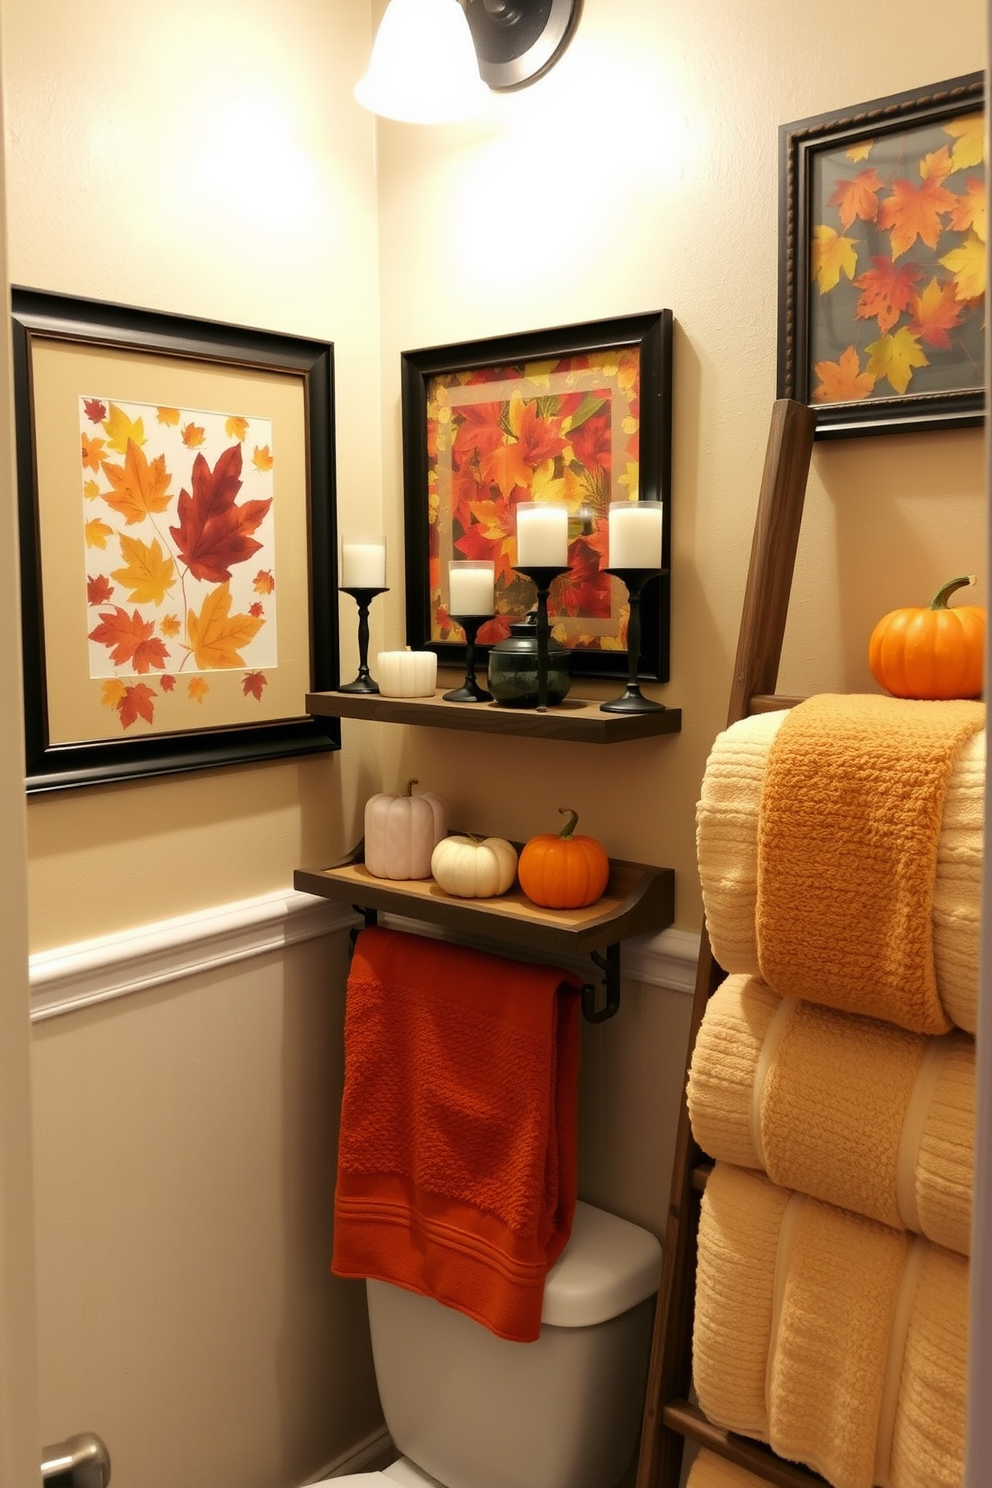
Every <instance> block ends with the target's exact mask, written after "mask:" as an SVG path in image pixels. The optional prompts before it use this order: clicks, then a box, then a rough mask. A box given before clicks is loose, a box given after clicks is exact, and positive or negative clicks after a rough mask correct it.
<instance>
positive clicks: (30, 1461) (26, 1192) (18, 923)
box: [0, 146, 41, 1484]
mask: <svg viewBox="0 0 992 1488" xmlns="http://www.w3.org/2000/svg"><path fill="white" fill-rule="evenodd" d="M3 153H4V152H3V149H2V146H0V179H2V171H3ZM5 265H6V239H5V235H4V233H3V231H2V228H0V274H2V273H3V270H4V268H5ZM9 358H10V333H9V330H8V326H7V321H6V317H5V318H4V324H3V327H2V329H0V472H2V485H3V487H4V488H6V489H8V490H9V489H10V488H11V486H12V483H13V469H14V447H13V423H12V417H11V413H12V410H11V401H10V378H9V371H8V369H9V365H10V361H9ZM18 592H19V591H18V574H17V536H16V529H15V522H14V507H13V504H12V503H11V502H8V501H5V502H2V503H0V625H2V626H3V628H4V631H5V633H6V634H7V635H8V636H12V635H16V634H17V627H18V623H19V613H18ZM7 681H8V685H9V687H10V688H11V695H10V697H9V698H8V702H7V706H6V707H5V708H4V712H3V722H2V724H0V840H2V841H3V843H4V852H3V854H2V855H0V1483H3V1484H6V1483H30V1482H32V1481H34V1478H35V1477H36V1475H37V1471H38V1463H39V1461H40V1460H41V1459H40V1455H39V1452H38V1445H39V1440H40V1437H39V1417H38V1389H37V1371H36V1354H35V1270H34V1225H33V1223H32V1181H33V1180H32V1162H31V1158H32V1144H31V1089H30V1080H31V1071H30V1054H31V1048H30V1041H29V1027H28V1018H27V1001H28V983H27V967H26V956H27V933H26V922H27V878H26V868H25V864H26V860H25V822H24V792H23V778H24V749H23V743H22V730H23V724H22V719H21V709H20V702H19V688H20V663H19V660H18V658H17V655H16V653H15V654H14V655H11V656H8V660H7Z"/></svg>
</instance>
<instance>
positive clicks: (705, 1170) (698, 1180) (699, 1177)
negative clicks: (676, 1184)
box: [692, 1162, 713, 1193]
mask: <svg viewBox="0 0 992 1488" xmlns="http://www.w3.org/2000/svg"><path fill="white" fill-rule="evenodd" d="M712 1171H713V1164H712V1163H711V1162H700V1163H696V1164H695V1166H694V1167H693V1170H692V1186H693V1188H694V1189H695V1190H696V1192H697V1193H702V1191H703V1189H704V1188H705V1187H706V1184H707V1181H708V1179H709V1176H710V1174H711V1173H712Z"/></svg>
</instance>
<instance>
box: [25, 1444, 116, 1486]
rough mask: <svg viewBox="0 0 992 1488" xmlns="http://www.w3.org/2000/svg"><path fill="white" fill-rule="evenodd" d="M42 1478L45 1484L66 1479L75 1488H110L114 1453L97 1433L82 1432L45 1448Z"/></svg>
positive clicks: (42, 1457) (42, 1458) (42, 1461)
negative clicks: (108, 1449)
mask: <svg viewBox="0 0 992 1488" xmlns="http://www.w3.org/2000/svg"><path fill="white" fill-rule="evenodd" d="M41 1477H42V1482H44V1483H48V1482H49V1481H51V1480H53V1479H61V1478H63V1477H66V1478H68V1480H69V1482H70V1483H71V1484H72V1488H107V1484H108V1483H109V1482H110V1453H109V1452H108V1451H107V1448H106V1446H105V1445H104V1443H103V1442H102V1441H101V1440H100V1438H99V1437H98V1436H97V1434H96V1432H95V1431H81V1432H78V1433H77V1434H76V1435H75V1436H67V1437H66V1439H65V1441H61V1442H55V1444H54V1445H53V1446H50V1447H42V1449H41ZM53 1488H54V1484H53Z"/></svg>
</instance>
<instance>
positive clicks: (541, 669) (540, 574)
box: [516, 563, 568, 713]
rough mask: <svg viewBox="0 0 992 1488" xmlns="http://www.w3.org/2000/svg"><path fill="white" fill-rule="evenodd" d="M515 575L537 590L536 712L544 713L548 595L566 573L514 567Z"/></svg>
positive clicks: (546, 674)
mask: <svg viewBox="0 0 992 1488" xmlns="http://www.w3.org/2000/svg"><path fill="white" fill-rule="evenodd" d="M516 570H517V573H522V574H523V575H524V577H525V578H527V579H530V581H531V583H532V584H533V585H534V586H535V588H536V589H537V711H538V713H546V712H547V711H548V637H549V636H550V634H551V627H550V626H549V625H548V593H549V591H550V589H551V585H552V584H553V583H554V581H555V579H556V578H557V577H558V575H559V574H562V573H568V568H567V566H566V567H565V568H555V567H544V566H543V565H542V566H541V567H535V568H521V567H520V565H519V563H518V564H517V565H516Z"/></svg>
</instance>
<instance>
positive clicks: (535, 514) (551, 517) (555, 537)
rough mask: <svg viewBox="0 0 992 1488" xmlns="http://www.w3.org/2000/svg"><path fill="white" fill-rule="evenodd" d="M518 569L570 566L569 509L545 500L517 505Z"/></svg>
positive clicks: (562, 567) (523, 502)
mask: <svg viewBox="0 0 992 1488" xmlns="http://www.w3.org/2000/svg"><path fill="white" fill-rule="evenodd" d="M516 566H517V568H520V569H523V570H524V571H525V572H526V571H527V570H528V569H531V568H557V569H564V568H567V567H568V509H567V507H564V506H552V505H551V504H550V503H548V502H544V501H522V502H520V504H519V506H518V507H517V563H516Z"/></svg>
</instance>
